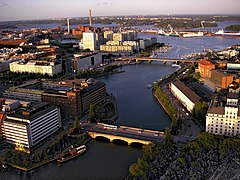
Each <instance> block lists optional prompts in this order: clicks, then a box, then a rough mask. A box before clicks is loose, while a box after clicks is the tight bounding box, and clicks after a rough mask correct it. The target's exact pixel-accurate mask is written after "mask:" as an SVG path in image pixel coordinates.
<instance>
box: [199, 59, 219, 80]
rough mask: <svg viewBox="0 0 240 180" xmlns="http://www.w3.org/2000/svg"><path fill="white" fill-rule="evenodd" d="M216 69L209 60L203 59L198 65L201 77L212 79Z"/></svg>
mask: <svg viewBox="0 0 240 180" xmlns="http://www.w3.org/2000/svg"><path fill="white" fill-rule="evenodd" d="M214 69H215V65H214V64H213V63H211V62H210V61H209V60H207V59H202V60H201V61H199V63H198V71H199V72H200V74H201V77H204V78H210V77H211V70H214Z"/></svg>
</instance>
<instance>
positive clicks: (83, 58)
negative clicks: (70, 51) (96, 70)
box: [72, 52, 103, 73]
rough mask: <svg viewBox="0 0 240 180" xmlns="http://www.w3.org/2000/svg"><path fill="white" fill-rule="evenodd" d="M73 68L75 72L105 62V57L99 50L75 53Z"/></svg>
mask: <svg viewBox="0 0 240 180" xmlns="http://www.w3.org/2000/svg"><path fill="white" fill-rule="evenodd" d="M72 62H73V69H74V72H75V73H78V72H80V71H81V70H84V69H88V68H91V67H94V66H96V65H99V64H101V63H103V57H102V54H101V53H98V52H82V53H78V54H74V59H73V60H72Z"/></svg>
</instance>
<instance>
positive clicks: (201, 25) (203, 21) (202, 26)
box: [201, 21, 205, 30]
mask: <svg viewBox="0 0 240 180" xmlns="http://www.w3.org/2000/svg"><path fill="white" fill-rule="evenodd" d="M204 22H205V21H201V26H202V29H203V30H204V29H205V27H204V25H203V23H204Z"/></svg>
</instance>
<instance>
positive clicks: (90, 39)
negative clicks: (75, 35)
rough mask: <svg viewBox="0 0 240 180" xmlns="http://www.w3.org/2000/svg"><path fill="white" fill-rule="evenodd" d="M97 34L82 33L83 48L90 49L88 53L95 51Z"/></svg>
mask: <svg viewBox="0 0 240 180" xmlns="http://www.w3.org/2000/svg"><path fill="white" fill-rule="evenodd" d="M96 36H97V34H96V33H95V32H91V31H88V32H84V33H83V48H84V49H90V51H96V50H97V38H96Z"/></svg>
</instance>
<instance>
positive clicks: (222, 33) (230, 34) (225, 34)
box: [213, 29, 240, 36]
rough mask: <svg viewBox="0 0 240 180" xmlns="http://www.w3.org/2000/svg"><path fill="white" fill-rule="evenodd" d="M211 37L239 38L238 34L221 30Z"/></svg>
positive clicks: (239, 34) (239, 33)
mask: <svg viewBox="0 0 240 180" xmlns="http://www.w3.org/2000/svg"><path fill="white" fill-rule="evenodd" d="M213 36H240V32H237V33H235V32H224V30H223V29H221V30H219V31H217V32H215V33H213Z"/></svg>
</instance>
